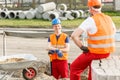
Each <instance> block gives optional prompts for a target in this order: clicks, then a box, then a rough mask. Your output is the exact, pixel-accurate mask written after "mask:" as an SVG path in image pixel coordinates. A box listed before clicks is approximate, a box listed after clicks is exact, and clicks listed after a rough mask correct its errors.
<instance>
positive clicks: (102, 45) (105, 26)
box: [70, 0, 116, 80]
mask: <svg viewBox="0 0 120 80" xmlns="http://www.w3.org/2000/svg"><path fill="white" fill-rule="evenodd" d="M88 7H89V11H90V14H91V17H88V18H87V19H86V20H85V21H84V22H83V23H82V24H81V25H80V26H79V27H78V28H77V29H76V30H75V31H74V32H73V33H72V35H71V38H72V39H73V41H74V43H75V44H76V45H77V46H78V47H79V48H80V49H81V50H82V51H83V53H82V54H81V55H80V56H78V58H76V59H75V60H74V61H73V62H72V64H71V66H70V80H81V79H80V74H81V73H82V72H83V71H84V70H85V69H86V68H87V67H88V66H89V76H88V80H92V77H91V63H92V61H93V60H99V59H103V58H107V57H108V56H109V55H110V53H112V52H114V50H115V45H114V34H115V31H116V28H115V25H114V23H113V21H112V20H111V18H110V17H109V16H107V15H105V14H103V13H102V12H101V8H102V3H101V0H88ZM83 32H86V33H87V35H88V39H87V43H88V47H87V46H84V45H83V44H82V42H81V41H80V39H79V36H80V35H81V34H82V33H83Z"/></svg>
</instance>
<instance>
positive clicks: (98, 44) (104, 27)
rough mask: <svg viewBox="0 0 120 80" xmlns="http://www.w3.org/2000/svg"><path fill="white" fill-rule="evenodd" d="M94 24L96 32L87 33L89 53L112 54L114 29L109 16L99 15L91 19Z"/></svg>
mask: <svg viewBox="0 0 120 80" xmlns="http://www.w3.org/2000/svg"><path fill="white" fill-rule="evenodd" d="M92 18H93V19H94V21H95V23H96V27H97V32H96V33H95V34H92V35H91V34H89V33H88V36H89V37H88V48H89V50H90V52H91V53H96V54H106V53H111V52H114V50H115V48H114V29H113V25H112V23H113V22H112V20H111V18H110V17H109V16H107V15H105V14H103V13H99V14H96V15H94V16H93V17H92Z"/></svg>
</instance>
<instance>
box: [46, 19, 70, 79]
mask: <svg viewBox="0 0 120 80" xmlns="http://www.w3.org/2000/svg"><path fill="white" fill-rule="evenodd" d="M52 27H53V29H54V33H53V34H51V35H50V36H49V38H48V50H49V56H50V61H51V72H52V75H53V76H54V77H55V78H56V80H58V79H62V80H66V79H67V78H68V61H67V60H68V51H69V37H68V35H67V34H65V33H62V31H61V29H62V27H61V21H60V20H59V19H57V18H54V19H53V20H52Z"/></svg>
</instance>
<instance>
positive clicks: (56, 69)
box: [52, 60, 68, 79]
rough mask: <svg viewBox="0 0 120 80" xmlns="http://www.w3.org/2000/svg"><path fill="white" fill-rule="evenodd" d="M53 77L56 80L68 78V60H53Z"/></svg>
mask: <svg viewBox="0 0 120 80" xmlns="http://www.w3.org/2000/svg"><path fill="white" fill-rule="evenodd" d="M52 75H53V76H54V77H55V78H56V79H60V78H68V62H67V60H53V61H52Z"/></svg>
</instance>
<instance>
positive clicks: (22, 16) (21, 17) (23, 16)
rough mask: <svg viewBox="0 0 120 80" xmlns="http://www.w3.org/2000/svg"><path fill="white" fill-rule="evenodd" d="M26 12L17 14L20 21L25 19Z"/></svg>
mask: <svg viewBox="0 0 120 80" xmlns="http://www.w3.org/2000/svg"><path fill="white" fill-rule="evenodd" d="M27 12H28V11H21V12H19V16H18V17H19V18H20V19H25V18H26V13H27Z"/></svg>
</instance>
